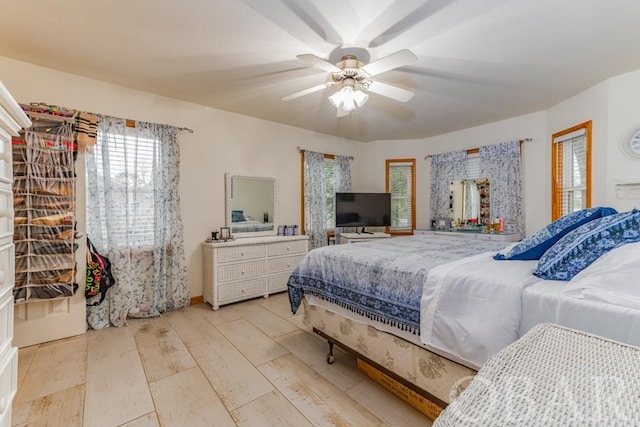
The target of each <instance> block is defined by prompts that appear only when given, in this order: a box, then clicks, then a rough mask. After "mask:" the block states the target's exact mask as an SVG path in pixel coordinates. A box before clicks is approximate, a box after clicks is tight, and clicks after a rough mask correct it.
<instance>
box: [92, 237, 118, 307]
mask: <svg viewBox="0 0 640 427" xmlns="http://www.w3.org/2000/svg"><path fill="white" fill-rule="evenodd" d="M115 284H116V281H115V279H114V278H113V274H111V261H109V258H107V257H106V256H104V255H100V253H99V252H98V251H97V250H96V248H95V246H93V243H91V240H89V237H87V283H86V286H85V288H84V296H85V297H86V298H87V305H88V306H95V305H100V304H101V303H102V301H104V299H105V297H106V296H107V291H108V290H109V288H110V287H112V286H113V285H115ZM98 296H99V297H100V298H99V301H96V300H97V299H98Z"/></svg>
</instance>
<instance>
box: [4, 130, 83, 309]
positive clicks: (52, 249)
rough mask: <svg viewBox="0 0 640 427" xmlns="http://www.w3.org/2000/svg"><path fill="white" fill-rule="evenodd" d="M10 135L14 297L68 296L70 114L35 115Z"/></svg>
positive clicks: (72, 183)
mask: <svg viewBox="0 0 640 427" xmlns="http://www.w3.org/2000/svg"><path fill="white" fill-rule="evenodd" d="M35 123H36V125H35V126H34V127H32V128H31V129H28V130H26V131H25V132H24V134H23V135H22V136H23V137H22V138H14V139H13V144H12V146H13V194H14V203H13V205H14V211H15V216H14V238H13V240H14V243H15V251H16V264H15V268H16V284H15V288H14V298H15V301H16V302H25V301H29V300H34V299H50V298H59V297H67V296H72V295H73V294H74V293H75V291H76V290H77V288H78V285H77V283H74V280H75V273H76V262H75V250H76V249H77V247H78V246H77V244H76V243H75V239H74V236H75V193H76V172H75V157H76V153H77V152H76V149H75V143H74V134H73V125H72V122H71V120H62V119H57V120H53V119H51V122H47V119H46V118H45V119H44V120H42V119H41V120H36V121H35Z"/></svg>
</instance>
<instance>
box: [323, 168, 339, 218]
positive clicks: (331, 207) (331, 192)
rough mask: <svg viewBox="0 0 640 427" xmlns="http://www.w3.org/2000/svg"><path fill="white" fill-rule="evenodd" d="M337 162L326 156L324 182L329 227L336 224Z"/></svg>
mask: <svg viewBox="0 0 640 427" xmlns="http://www.w3.org/2000/svg"><path fill="white" fill-rule="evenodd" d="M335 165H336V164H335V162H334V161H333V157H332V156H325V158H324V183H325V188H326V198H325V202H326V207H327V228H328V229H332V228H335V226H336V218H335V206H336V177H335V176H336V175H335V170H336V168H335Z"/></svg>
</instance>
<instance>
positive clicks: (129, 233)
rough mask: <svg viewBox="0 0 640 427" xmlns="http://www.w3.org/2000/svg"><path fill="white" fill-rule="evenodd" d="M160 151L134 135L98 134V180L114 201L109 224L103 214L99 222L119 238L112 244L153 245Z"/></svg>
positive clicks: (110, 205) (110, 203)
mask: <svg viewBox="0 0 640 427" xmlns="http://www.w3.org/2000/svg"><path fill="white" fill-rule="evenodd" d="M159 148H160V144H159V143H158V142H157V141H155V140H153V139H149V138H141V137H138V136H136V135H134V134H133V133H131V134H127V135H117V136H115V137H105V135H103V134H102V133H100V132H99V133H98V144H97V145H96V147H95V150H96V154H95V158H96V163H97V165H96V166H97V173H98V177H99V178H98V179H99V180H100V181H101V182H105V183H106V182H108V184H105V185H109V186H110V190H111V191H110V195H111V197H110V198H111V200H108V201H106V204H105V206H106V207H107V209H109V210H111V211H112V212H113V214H112V215H110V216H109V220H107V216H106V213H105V212H102V213H101V218H100V219H101V224H102V226H103V227H108V228H109V233H110V234H111V235H112V236H115V237H116V238H115V239H113V242H112V243H113V244H115V245H117V246H128V247H133V246H143V245H151V244H153V243H154V220H155V205H154V200H155V199H154V192H155V191H156V190H157V189H156V188H155V187H156V185H155V182H154V171H155V169H156V168H157V167H159V164H158V163H159V152H158V150H159ZM105 235H106V233H105Z"/></svg>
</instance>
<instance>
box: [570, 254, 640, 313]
mask: <svg viewBox="0 0 640 427" xmlns="http://www.w3.org/2000/svg"><path fill="white" fill-rule="evenodd" d="M565 294H566V295H568V296H572V297H575V298H579V299H585V300H591V301H599V302H605V303H609V304H615V305H620V306H622V307H628V308H633V309H636V310H640V243H630V244H628V245H624V246H621V247H619V248H616V249H614V250H612V251H610V252H608V253H606V254H604V255H603V256H601V257H600V258H598V259H597V260H596V261H595V262H594V263H593V264H591V265H590V266H589V267H588V268H586V269H585V270H583V271H581V272H580V273H579V274H578V275H576V277H574V278H573V280H571V281H570V282H569V284H568V286H566V288H565Z"/></svg>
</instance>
